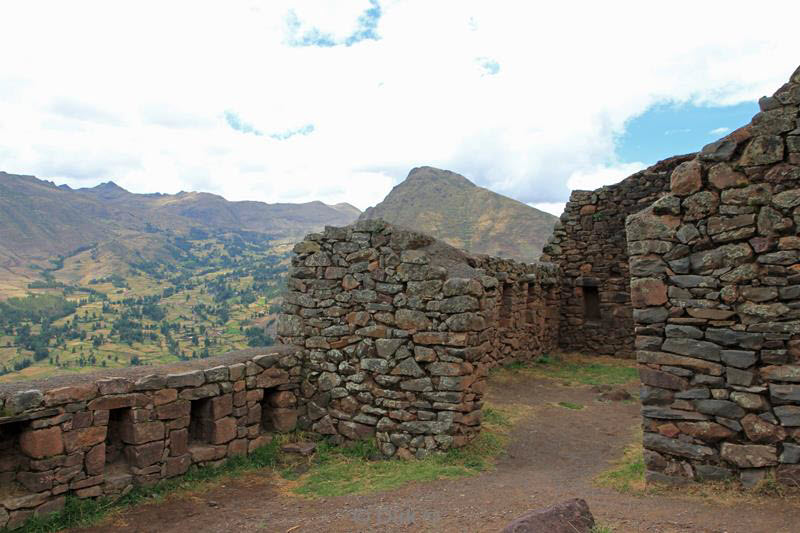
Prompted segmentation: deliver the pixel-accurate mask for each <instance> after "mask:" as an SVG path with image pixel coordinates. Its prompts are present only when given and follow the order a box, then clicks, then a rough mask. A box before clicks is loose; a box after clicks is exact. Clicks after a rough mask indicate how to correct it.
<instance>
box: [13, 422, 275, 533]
mask: <svg viewBox="0 0 800 533" xmlns="http://www.w3.org/2000/svg"><path fill="white" fill-rule="evenodd" d="M282 442H283V440H281V439H277V438H276V439H273V440H272V442H271V443H270V444H267V445H266V446H263V447H261V448H259V449H257V450H255V451H254V452H253V453H251V454H250V455H248V456H247V457H233V458H231V459H228V460H227V461H226V462H225V463H224V464H223V465H222V466H219V467H216V468H197V467H192V468H191V469H190V470H189V472H187V473H186V474H185V475H183V476H181V477H178V478H174V479H166V480H163V481H160V482H158V483H156V484H154V485H152V486H149V487H134V489H133V490H132V491H131V492H129V493H128V494H126V495H125V496H122V497H120V498H117V499H112V498H97V499H94V500H91V499H86V500H81V499H78V498H76V497H74V496H68V497H67V501H66V504H65V505H64V509H63V510H62V511H60V512H58V513H53V514H51V515H48V516H44V517H32V518H31V519H29V520H28V521H27V522H26V523H25V525H24V526H23V528H22V529H21V531H26V532H30V533H47V532H54V531H61V530H63V529H68V528H74V527H88V526H91V525H92V524H96V523H97V522H99V521H100V520H102V519H103V518H105V517H106V516H107V515H108V514H109V513H112V512H119V511H122V510H124V509H125V508H127V507H131V506H133V505H137V504H140V503H146V502H148V503H150V502H160V501H162V500H163V499H164V498H165V497H166V496H167V495H169V494H171V493H174V492H177V491H187V490H193V489H197V488H198V487H200V486H201V485H202V484H203V483H206V482H209V481H213V480H215V479H219V478H223V477H225V478H230V477H236V476H240V475H242V474H244V473H247V472H251V471H254V470H258V469H262V468H274V467H275V466H276V465H277V464H278V461H279V458H280V445H281V444H282ZM3 531H6V530H5V529H4V530H3Z"/></svg>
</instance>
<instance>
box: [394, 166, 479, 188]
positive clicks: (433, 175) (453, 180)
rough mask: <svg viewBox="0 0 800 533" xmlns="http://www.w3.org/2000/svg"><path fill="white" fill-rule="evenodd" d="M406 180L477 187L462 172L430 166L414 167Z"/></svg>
mask: <svg viewBox="0 0 800 533" xmlns="http://www.w3.org/2000/svg"><path fill="white" fill-rule="evenodd" d="M406 181H438V182H446V183H448V184H450V185H454V186H459V187H477V185H475V184H474V183H472V182H471V181H469V180H468V179H467V178H465V177H464V176H462V175H461V174H456V173H455V172H453V171H451V170H444V169H441V168H436V167H429V166H422V167H415V168H412V169H411V172H409V173H408V177H406Z"/></svg>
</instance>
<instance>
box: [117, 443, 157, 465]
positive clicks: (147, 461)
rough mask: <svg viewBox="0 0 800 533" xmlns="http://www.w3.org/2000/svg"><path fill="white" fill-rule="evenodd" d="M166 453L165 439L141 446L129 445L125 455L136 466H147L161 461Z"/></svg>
mask: <svg viewBox="0 0 800 533" xmlns="http://www.w3.org/2000/svg"><path fill="white" fill-rule="evenodd" d="M163 453H164V441H156V442H151V443H148V444H142V445H139V446H127V447H126V448H125V456H126V457H127V459H128V462H129V463H130V464H131V465H132V466H135V467H136V468H147V467H148V466H151V465H153V464H155V463H157V462H159V461H161V455H162V454H163Z"/></svg>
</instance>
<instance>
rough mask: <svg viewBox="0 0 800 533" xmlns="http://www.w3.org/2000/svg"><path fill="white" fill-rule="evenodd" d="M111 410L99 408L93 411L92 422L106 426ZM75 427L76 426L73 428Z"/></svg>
mask: <svg viewBox="0 0 800 533" xmlns="http://www.w3.org/2000/svg"><path fill="white" fill-rule="evenodd" d="M108 417H109V412H108V411H107V410H102V409H101V410H99V411H95V412H94V413H92V424H93V425H95V426H105V425H107V424H108ZM73 429H75V428H73Z"/></svg>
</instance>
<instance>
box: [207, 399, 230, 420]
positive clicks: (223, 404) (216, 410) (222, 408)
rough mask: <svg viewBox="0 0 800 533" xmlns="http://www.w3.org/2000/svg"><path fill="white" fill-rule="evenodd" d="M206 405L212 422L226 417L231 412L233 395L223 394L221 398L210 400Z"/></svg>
mask: <svg viewBox="0 0 800 533" xmlns="http://www.w3.org/2000/svg"><path fill="white" fill-rule="evenodd" d="M208 405H209V414H210V415H211V418H212V419H213V420H216V419H218V418H223V417H226V416H228V415H230V414H231V412H232V411H233V395H231V394H223V395H222V396H217V397H216V398H211V400H210V401H209V402H208Z"/></svg>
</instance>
